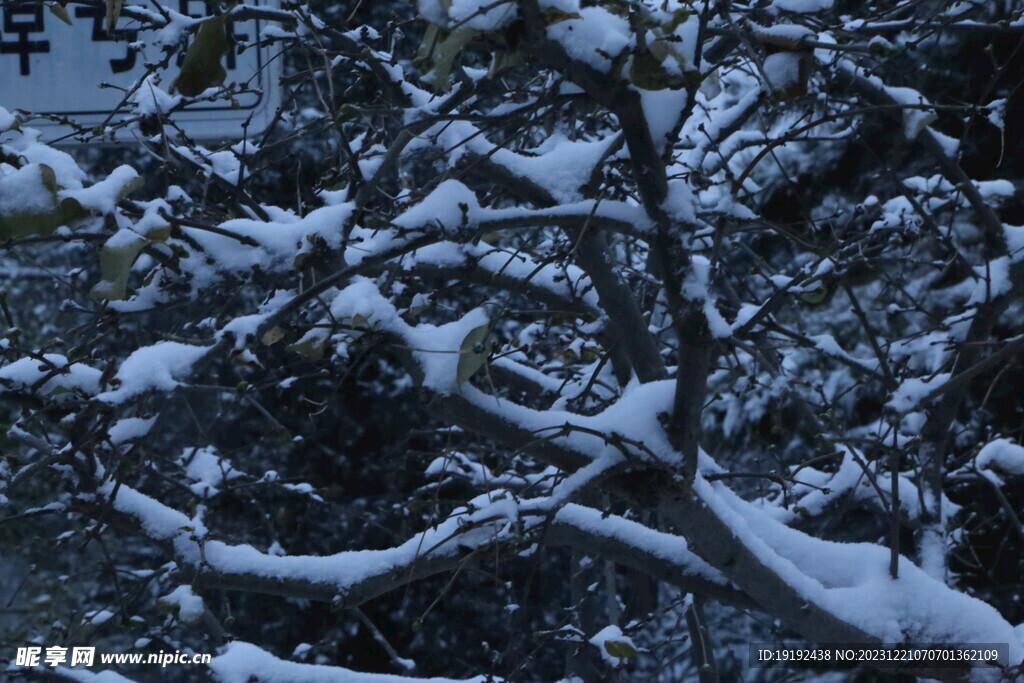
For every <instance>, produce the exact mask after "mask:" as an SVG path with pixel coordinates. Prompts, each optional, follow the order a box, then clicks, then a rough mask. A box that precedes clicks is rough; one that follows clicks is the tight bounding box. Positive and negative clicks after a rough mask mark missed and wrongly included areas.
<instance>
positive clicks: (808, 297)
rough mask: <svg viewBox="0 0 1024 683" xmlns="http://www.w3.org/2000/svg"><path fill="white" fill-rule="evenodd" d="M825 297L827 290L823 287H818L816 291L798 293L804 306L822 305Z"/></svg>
mask: <svg viewBox="0 0 1024 683" xmlns="http://www.w3.org/2000/svg"><path fill="white" fill-rule="evenodd" d="M827 297H828V289H827V288H825V287H818V288H817V289H811V290H808V291H806V292H801V293H800V300H801V301H803V302H804V303H805V304H811V305H812V306H817V305H819V304H821V303H823V302H824V301H825V299H826V298H827Z"/></svg>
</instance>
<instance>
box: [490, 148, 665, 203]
mask: <svg viewBox="0 0 1024 683" xmlns="http://www.w3.org/2000/svg"><path fill="white" fill-rule="evenodd" d="M665 132H668V131H667V130H666V131H665ZM655 139H657V138H655ZM613 141H614V136H609V137H607V138H603V139H600V140H595V141H585V140H570V139H569V138H567V137H565V136H564V135H562V134H560V133H556V134H554V135H551V136H550V137H549V138H547V139H546V140H545V141H544V144H542V145H540V146H539V147H536V148H534V149H531V150H528V151H529V155H528V154H519V153H516V152H512V151H509V150H498V151H497V152H496V153H495V154H493V155H492V156H491V160H492V161H493V162H494V163H496V164H499V165H501V166H504V167H505V168H507V169H508V170H509V171H511V172H512V174H513V175H517V176H519V177H521V178H528V179H529V180H531V181H533V182H534V183H535V184H537V185H539V186H541V187H543V188H544V189H545V190H547V191H548V192H550V193H551V196H553V197H554V198H555V199H557V200H558V201H559V202H576V201H579V200H581V199H582V198H583V197H582V195H581V194H580V192H579V190H580V187H582V186H583V185H584V184H586V183H587V182H588V181H589V180H590V176H591V173H592V172H593V170H594V167H596V166H597V164H598V162H599V161H600V160H601V158H602V157H603V156H604V154H605V153H606V151H607V150H608V148H609V147H610V146H611V144H612V142H613Z"/></svg>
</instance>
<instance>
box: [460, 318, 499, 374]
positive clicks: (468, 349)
mask: <svg viewBox="0 0 1024 683" xmlns="http://www.w3.org/2000/svg"><path fill="white" fill-rule="evenodd" d="M490 330H491V326H490V324H486V325H481V326H480V327H474V328H473V329H472V330H470V331H469V334H467V335H466V338H465V339H463V340H462V346H460V347H459V365H458V368H456V370H455V382H456V384H462V383H463V382H465V381H466V380H468V379H469V378H470V377H472V376H473V375H474V374H475V373H476V371H477V370H479V369H480V368H482V367H483V366H484V363H486V362H487V353H488V349H487V345H486V342H487V338H488V337H489V336H490Z"/></svg>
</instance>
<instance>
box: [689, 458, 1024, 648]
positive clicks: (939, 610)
mask: <svg viewBox="0 0 1024 683" xmlns="http://www.w3.org/2000/svg"><path fill="white" fill-rule="evenodd" d="M694 491H695V492H696V493H697V495H698V496H699V497H700V498H701V500H703V501H704V503H705V504H707V506H708V507H709V508H711V510H712V511H713V512H714V514H715V515H716V516H718V517H719V518H720V519H722V520H723V521H724V522H725V523H726V524H727V525H728V526H729V528H730V529H731V530H732V532H733V533H734V534H735V536H736V538H737V539H738V540H739V541H740V542H741V543H742V544H743V545H744V546H746V547H747V548H748V549H749V550H750V551H751V552H753V553H754V554H755V555H756V556H757V557H758V559H759V560H760V561H761V562H762V563H764V564H765V565H766V566H767V567H768V568H769V569H771V570H772V571H773V572H775V573H776V574H777V575H778V576H780V577H781V578H782V579H783V580H784V581H785V582H786V583H787V584H788V585H789V586H790V587H792V588H793V589H794V590H795V591H796V592H797V594H799V595H800V596H802V597H804V598H805V599H807V600H809V601H812V602H813V603H815V604H817V605H818V606H820V607H822V608H824V609H825V610H827V611H828V612H830V613H832V614H833V615H835V616H837V617H839V618H840V619H842V620H844V621H846V622H847V623H849V624H851V625H853V626H855V627H857V628H859V629H861V630H863V631H865V632H867V633H868V634H870V635H872V636H874V637H875V638H877V639H878V640H880V641H882V642H886V643H898V642H919V643H940V642H941V643H1009V651H1010V662H1011V663H1017V662H1020V661H1021V660H1022V658H1024V645H1022V644H1021V642H1020V641H1019V640H1018V639H1017V638H1016V635H1015V633H1014V630H1013V627H1012V626H1011V625H1010V624H1008V623H1007V622H1006V621H1005V620H1004V619H1003V618H1002V617H1001V616H1000V615H999V612H997V611H996V610H995V608H993V607H991V606H990V605H988V604H986V603H984V602H982V601H981V600H977V599H975V598H972V597H970V596H968V595H965V594H963V593H960V592H958V591H956V590H954V589H951V588H949V587H947V586H946V585H945V584H944V583H943V582H942V581H939V580H936V579H933V578H932V577H930V576H929V575H928V574H926V573H925V572H924V571H922V570H921V569H920V568H919V567H917V566H916V565H914V563H912V562H911V561H910V560H908V559H906V558H904V557H901V558H900V562H899V578H898V579H893V578H891V576H890V575H889V572H888V566H889V550H888V549H887V548H884V547H882V546H879V545H874V544H869V543H836V542H832V541H825V540H821V539H818V538H814V537H812V536H808V535H806V534H804V533H802V532H800V531H797V530H795V529H791V528H789V527H787V526H785V525H784V524H782V523H780V522H778V521H776V520H774V519H771V518H770V517H769V516H767V515H765V514H763V510H762V509H761V508H759V507H756V506H754V505H752V504H751V503H748V502H746V501H744V500H742V499H741V498H739V497H738V496H737V495H736V494H735V493H733V492H732V491H731V490H729V489H728V488H727V487H726V486H724V485H723V484H721V483H715V484H711V483H709V482H707V481H706V480H704V479H703V478H702V477H698V479H697V481H696V482H695V484H694ZM741 587H742V586H741Z"/></svg>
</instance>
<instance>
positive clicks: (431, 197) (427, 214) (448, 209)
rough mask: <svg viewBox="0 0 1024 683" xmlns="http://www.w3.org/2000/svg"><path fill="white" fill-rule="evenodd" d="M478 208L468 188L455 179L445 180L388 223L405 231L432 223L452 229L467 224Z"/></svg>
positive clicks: (432, 225)
mask: <svg viewBox="0 0 1024 683" xmlns="http://www.w3.org/2000/svg"><path fill="white" fill-rule="evenodd" d="M460 205H461V206H460ZM479 207H480V204H479V202H478V201H477V199H476V195H475V194H473V191H472V190H470V189H469V188H468V187H466V186H465V185H463V184H462V183H460V182H459V181H458V180H445V181H444V182H443V183H441V184H440V185H438V186H437V187H435V188H434V189H433V190H432V191H431V192H430V194H428V195H427V196H426V197H425V198H424V199H423V201H421V202H419V203H418V204H416V205H415V206H413V207H412V208H410V209H407V210H406V211H404V212H403V213H402V214H401V215H399V216H398V218H395V219H394V220H393V221H392V223H394V224H395V225H397V226H398V227H400V228H405V229H407V230H410V229H413V228H420V229H426V228H429V227H434V226H437V227H440V228H443V229H444V230H456V229H458V228H460V227H463V226H465V225H468V224H470V222H471V221H472V219H474V218H475V217H476V212H477V209H479Z"/></svg>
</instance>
